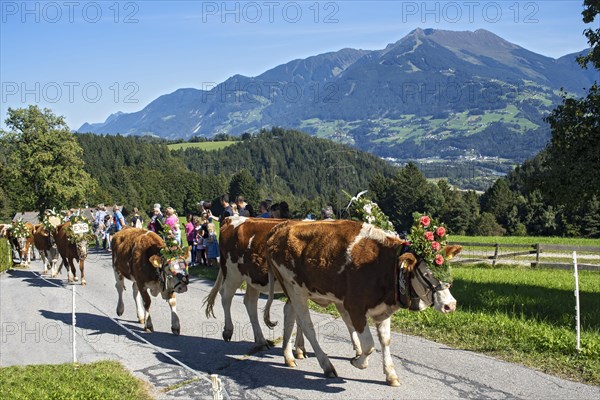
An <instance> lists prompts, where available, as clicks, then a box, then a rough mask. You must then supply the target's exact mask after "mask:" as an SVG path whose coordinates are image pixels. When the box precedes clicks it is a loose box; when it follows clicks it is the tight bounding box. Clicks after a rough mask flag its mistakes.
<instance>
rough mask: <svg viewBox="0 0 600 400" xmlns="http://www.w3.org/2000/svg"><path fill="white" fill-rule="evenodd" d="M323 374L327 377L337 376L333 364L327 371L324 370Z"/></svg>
mask: <svg viewBox="0 0 600 400" xmlns="http://www.w3.org/2000/svg"><path fill="white" fill-rule="evenodd" d="M325 376H326V377H327V378H337V377H338V374H337V371H336V370H335V368H334V367H333V365H332V366H331V369H330V370H329V371H325Z"/></svg>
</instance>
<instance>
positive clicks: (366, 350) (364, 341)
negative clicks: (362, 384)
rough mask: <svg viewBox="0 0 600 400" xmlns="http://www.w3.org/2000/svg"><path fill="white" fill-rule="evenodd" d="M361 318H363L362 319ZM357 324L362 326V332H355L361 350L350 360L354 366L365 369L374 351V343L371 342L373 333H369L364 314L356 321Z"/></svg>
mask: <svg viewBox="0 0 600 400" xmlns="http://www.w3.org/2000/svg"><path fill="white" fill-rule="evenodd" d="M362 318H364V321H363V320H362ZM358 325H361V326H363V331H362V332H356V333H357V335H358V340H359V341H360V347H361V349H362V352H361V354H360V355H359V356H358V357H354V358H353V359H352V361H350V362H351V363H352V365H354V366H355V367H356V368H359V369H365V368H367V367H368V366H369V356H370V355H371V353H372V352H373V351H375V343H374V342H373V335H371V330H370V329H369V325H368V324H367V317H366V316H365V317H361V320H360V321H358ZM351 334H352V333H351Z"/></svg>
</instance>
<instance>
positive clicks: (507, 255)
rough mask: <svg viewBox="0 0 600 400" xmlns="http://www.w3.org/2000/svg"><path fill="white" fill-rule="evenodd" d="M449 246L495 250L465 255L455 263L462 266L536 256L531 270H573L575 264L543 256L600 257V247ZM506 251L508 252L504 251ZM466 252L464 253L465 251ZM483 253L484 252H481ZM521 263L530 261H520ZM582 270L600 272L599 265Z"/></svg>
mask: <svg viewBox="0 0 600 400" xmlns="http://www.w3.org/2000/svg"><path fill="white" fill-rule="evenodd" d="M449 244H455V245H456V244H457V245H461V246H463V247H464V248H474V247H475V248H477V247H486V248H488V249H490V248H491V249H493V251H494V254H493V255H484V254H475V255H473V257H465V256H464V255H462V256H460V257H458V258H457V259H456V260H453V262H456V263H462V264H472V263H477V262H491V263H492V265H493V266H495V265H496V263H498V262H499V261H503V260H511V259H512V260H517V257H523V256H531V257H532V258H533V256H535V260H531V261H530V265H531V268H536V267H545V268H556V269H572V268H573V263H572V262H571V263H564V262H556V261H544V260H543V257H542V256H541V255H543V254H544V253H545V252H553V253H559V254H560V257H557V258H571V257H572V254H573V252H574V251H576V252H577V254H578V256H579V254H580V253H593V254H595V255H600V246H569V245H559V244H542V243H536V244H509V243H473V242H452V243H449ZM504 249H506V251H502V250H504ZM463 252H464V251H463ZM480 253H482V252H480ZM578 258H579V257H578ZM520 261H521V263H522V262H524V261H529V260H520ZM577 266H578V268H579V269H580V270H587V271H600V263H599V264H586V263H580V262H578V263H577Z"/></svg>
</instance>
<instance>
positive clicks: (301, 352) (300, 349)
mask: <svg viewBox="0 0 600 400" xmlns="http://www.w3.org/2000/svg"><path fill="white" fill-rule="evenodd" d="M292 308H293V307H292ZM297 320H298V317H297V316H296V358H297V359H299V360H303V359H304V357H306V348H305V347H304V334H303V333H302V327H300V324H299V323H297Z"/></svg>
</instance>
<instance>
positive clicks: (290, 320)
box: [282, 300, 297, 367]
mask: <svg viewBox="0 0 600 400" xmlns="http://www.w3.org/2000/svg"><path fill="white" fill-rule="evenodd" d="M295 321H296V312H295V311H294V307H293V306H292V303H290V301H289V300H288V301H287V302H286V303H285V306H283V343H282V347H283V358H284V360H285V365H287V366H288V367H295V366H297V365H296V360H295V359H294V355H293V354H292V341H291V340H290V339H291V337H292V331H293V330H294V322H295Z"/></svg>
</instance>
